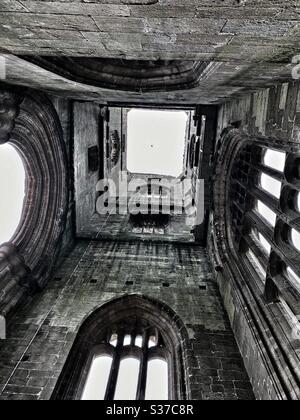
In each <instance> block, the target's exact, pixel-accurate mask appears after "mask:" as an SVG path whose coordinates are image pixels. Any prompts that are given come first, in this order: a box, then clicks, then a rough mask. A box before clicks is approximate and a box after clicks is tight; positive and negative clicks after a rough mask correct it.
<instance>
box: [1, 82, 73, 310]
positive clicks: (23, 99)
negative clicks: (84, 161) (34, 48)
mask: <svg viewBox="0 0 300 420" xmlns="http://www.w3.org/2000/svg"><path fill="white" fill-rule="evenodd" d="M0 107H1V109H2V112H1V113H0V144H4V143H8V144H10V145H12V146H13V147H14V148H15V149H16V150H17V152H18V153H19V155H20V156H21V158H22V162H23V165H24V168H25V198H24V205H23V211H22V216H21V221H20V223H19V226H18V228H17V230H16V232H15V234H14V235H13V237H12V238H11V240H10V241H9V242H8V243H5V244H3V245H2V246H1V247H0V280H1V281H7V282H10V283H11V287H8V288H7V291H6V293H7V295H6V294H4V296H2V299H1V301H0V310H1V313H3V314H4V315H7V314H8V313H9V311H10V309H12V307H11V304H9V303H8V302H10V301H11V300H12V296H13V297H14V304H15V303H16V301H19V300H21V299H22V298H23V296H24V291H26V290H27V291H29V292H30V293H31V292H33V291H34V290H35V289H37V288H42V287H44V285H45V284H46V283H47V281H48V279H49V277H50V276H51V274H52V270H53V268H54V266H55V263H56V260H57V257H58V254H59V252H60V244H61V242H62V241H61V239H62V235H63V232H64V229H65V224H66V217H67V211H68V163H67V162H68V160H67V152H66V148H65V142H64V139H63V133H62V128H61V124H60V121H59V117H58V115H57V113H56V111H55V109H54V106H53V104H52V103H51V101H50V100H49V99H48V97H47V96H45V95H43V94H40V93H36V92H32V91H30V90H24V91H23V92H22V91H20V90H18V92H16V91H14V90H2V91H0ZM24 289H25V290H24ZM16 297H17V298H16Z"/></svg>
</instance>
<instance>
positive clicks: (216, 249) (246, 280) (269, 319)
mask: <svg viewBox="0 0 300 420" xmlns="http://www.w3.org/2000/svg"><path fill="white" fill-rule="evenodd" d="M268 148H271V149H275V150H278V151H284V152H285V153H287V161H288V159H291V156H293V159H294V161H295V160H297V156H299V153H300V148H299V144H296V143H288V142H284V141H283V140H279V139H275V138H266V137H261V136H257V137H254V136H249V135H248V134H247V133H245V132H244V131H242V130H238V129H235V128H233V127H228V128H227V129H225V130H224V131H223V133H222V134H221V137H220V140H219V142H218V145H217V153H216V158H215V167H214V179H213V181H214V184H213V212H212V214H211V219H210V236H211V245H210V254H211V257H212V261H213V263H214V267H215V272H216V275H217V278H218V281H219V285H220V289H221V293H222V294H223V296H224V299H225V305H226V307H227V311H228V313H229V316H230V321H231V324H232V327H233V329H234V330H235V331H236V338H237V341H238V344H239V347H240V349H241V352H242V354H243V357H244V360H245V363H246V367H247V370H248V373H249V376H250V378H251V382H252V384H253V387H254V391H255V393H256V394H257V395H258V396H263V398H265V397H266V396H268V397H269V398H271V399H274V398H276V399H299V388H298V383H299V374H298V373H297V368H296V366H297V363H298V362H297V359H298V356H297V351H298V350H297V349H299V343H298V344H297V343H295V339H294V338H293V335H294V332H293V331H294V328H295V325H292V324H290V325H289V324H288V319H289V318H291V317H293V316H296V315H297V310H298V307H299V306H297V305H295V306H294V307H293V301H292V297H293V295H294V294H295V290H291V288H290V287H287V281H283V282H282V280H283V273H282V272H281V270H282V266H283V265H282V263H284V264H286V263H291V264H292V267H294V266H295V265H296V264H295V263H294V261H295V257H294V253H295V252H294V251H293V252H291V251H290V250H289V248H288V247H286V252H284V249H283V248H282V247H285V244H284V241H282V242H281V243H280V241H278V239H277V238H276V235H278V232H279V230H280V229H279V228H281V226H282V223H283V222H282V219H283V220H285V222H286V223H287V224H290V223H292V225H294V224H295V225H297V226H299V224H298V223H299V217H298V219H293V220H291V217H290V216H289V214H288V213H286V212H282V209H283V208H284V206H283V205H282V200H283V201H285V204H286V205H288V203H289V200H288V197H286V196H285V194H284V192H285V188H290V183H291V181H290V180H289V178H288V175H289V173H290V166H289V165H288V164H286V168H285V170H284V171H283V173H282V178H281V180H282V191H283V193H282V196H281V200H278V207H275V206H274V212H276V214H277V221H276V227H275V228H274V233H273V238H272V237H270V238H269V239H270V241H271V245H272V252H271V253H270V257H269V261H268V264H267V267H266V276H265V279H264V281H262V280H260V279H259V278H258V273H257V271H258V270H257V268H256V267H255V266H254V264H252V263H251V261H250V260H249V259H248V258H246V257H245V249H248V247H249V243H250V242H249V241H248V242H247V238H246V237H247V235H248V233H249V231H248V229H249V223H250V225H251V223H252V226H257V227H259V228H263V225H264V223H263V222H260V220H259V218H258V217H255V215H253V216H252V214H251V211H252V209H253V200H251V199H249V197H248V196H250V198H251V195H252V194H253V192H252V191H251V188H252V187H254V186H253V182H256V181H257V179H258V176H257V171H258V172H259V171H260V170H263V169H262V166H263V165H261V163H260V162H261V161H262V159H261V158H262V156H263V154H262V151H263V150H265V149H268ZM243 153H245V154H247V155H251V156H252V157H251V159H250V161H249V165H248V164H247V162H246V160H243V158H242V161H241V154H243ZM244 163H245V165H246V166H249V168H250V169H249V173H248V175H247V171H246V174H244V175H245V178H246V179H245V182H246V188H245V196H242V197H241V195H240V194H238V196H239V197H240V198H241V200H240V202H239V206H238V207H239V213H240V214H239V215H235V214H234V212H233V211H232V203H233V201H234V200H235V198H234V194H233V193H234V191H233V180H234V179H235V177H236V175H235V174H234V171H235V168H237V169H238V170H240V169H241V166H243V164H244ZM296 165H297V163H296V164H295V166H294V167H296ZM273 172H274V174H276V172H277V171H273ZM269 173H270V174H272V170H269ZM295 173H296V171H295ZM237 175H238V176H239V174H237ZM296 175H297V173H296ZM293 182H294V179H293ZM297 182H298V181H297ZM294 184H295V185H296V183H295V182H294ZM295 188H297V185H296V187H295ZM259 194H260V195H259V196H258V197H260V198H261V199H262V197H264V195H263V193H261V192H259ZM254 195H255V193H254ZM266 199H267V197H266ZM272 202H274V200H273V201H272V200H271V199H269V203H272ZM280 202H281V203H280ZM270 205H271V204H270ZM249 213H250V216H249ZM292 213H293V212H292ZM292 216H293V214H292ZM249 217H250V222H249ZM298 258H299V257H298ZM293 263H294V264H293ZM296 267H299V266H298V265H296ZM281 282H282V283H281ZM282 285H283V286H284V287H281V286H282ZM279 295H280V297H281V299H282V300H281V301H280V300H278V298H279ZM286 302H287V303H288V305H285V304H286ZM282 303H283V304H282ZM288 307H289V308H288ZM291 308H292V310H291ZM293 311H296V312H295V313H292V312H293ZM241 331H243V334H241ZM283 331H284V332H283ZM250 336H251V339H250V341H251V340H254V341H255V342H257V343H259V346H258V348H257V349H255V352H257V353H256V354H255V355H254V354H251V355H249V354H245V353H244V352H245V349H247V345H246V344H245V342H246V341H247V340H248V337H250ZM248 346H249V343H248ZM253 358H255V359H256V360H258V359H260V360H261V366H262V371H261V372H258V371H255V370H253V369H252V366H251V360H252V359H253ZM262 372H263V373H262ZM260 375H261V376H260Z"/></svg>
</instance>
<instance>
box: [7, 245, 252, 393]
mask: <svg viewBox="0 0 300 420" xmlns="http://www.w3.org/2000/svg"><path fill="white" fill-rule="evenodd" d="M128 293H138V294H143V295H145V296H149V297H153V298H155V299H158V300H159V301H161V302H163V303H166V304H167V305H169V306H170V307H171V308H172V309H173V310H174V311H175V312H176V314H177V315H178V316H180V317H181V319H182V320H183V322H184V324H185V326H186V328H187V330H188V332H189V336H190V345H189V346H190V348H189V350H188V354H187V355H186V359H185V363H186V368H187V374H188V375H191V378H190V388H189V389H188V397H189V398H192V399H252V398H253V394H252V391H251V385H250V383H249V382H248V377H247V374H246V373H245V370H244V365H243V361H242V359H241V357H240V354H239V351H238V348H237V346H236V343H235V339H234V337H233V335H232V332H231V328H230V325H229V322H228V319H227V316H226V314H225V312H224V309H223V306H222V302H221V298H220V296H219V293H218V290H217V285H216V283H215V281H214V280H213V277H212V273H211V268H210V264H209V262H208V259H207V255H206V251H205V250H204V249H203V248H201V247H193V246H190V245H186V246H184V245H176V244H167V243H166V244H156V243H141V242H135V243H134V242H132V243H126V242H110V241H108V242H91V243H89V242H87V241H81V242H79V243H78V244H77V245H76V247H75V249H74V251H73V252H72V253H71V254H70V256H69V257H67V258H66V259H65V261H64V262H63V264H62V265H61V267H60V268H59V269H58V270H57V272H56V274H55V277H54V278H53V279H52V281H51V282H50V283H49V286H48V287H47V289H46V290H45V291H44V292H43V293H42V294H40V295H38V296H36V297H35V298H33V300H32V301H31V302H29V303H28V304H27V305H26V306H25V307H24V308H23V309H22V311H19V312H18V314H16V316H15V317H14V319H13V320H12V322H11V324H10V325H11V326H10V327H9V333H8V340H7V341H5V342H4V343H2V344H1V354H0V383H1V389H2V393H1V397H0V398H1V399H49V398H50V397H51V394H52V392H53V389H54V386H55V384H56V382H57V379H58V377H59V375H60V373H61V371H62V368H63V365H64V362H65V361H66V358H67V356H68V353H69V351H70V349H71V346H72V343H73V341H74V339H75V336H76V331H78V329H79V327H80V325H81V324H82V322H83V320H84V319H85V318H86V317H87V316H88V315H89V314H90V313H92V312H93V311H94V310H95V309H97V308H99V307H100V306H101V304H103V303H104V302H107V301H109V300H112V299H114V298H116V297H120V296H122V295H124V294H128ZM12 354H13V356H12Z"/></svg>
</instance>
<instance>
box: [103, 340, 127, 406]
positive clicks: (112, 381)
mask: <svg viewBox="0 0 300 420" xmlns="http://www.w3.org/2000/svg"><path fill="white" fill-rule="evenodd" d="M123 341H124V334H118V343H117V347H116V349H115V352H114V357H113V363H112V366H111V371H110V375H109V379H108V384H107V389H106V393H105V398H104V400H106V401H113V400H114V397H115V392H116V387H117V381H118V375H119V370H120V363H121V357H122V350H123Z"/></svg>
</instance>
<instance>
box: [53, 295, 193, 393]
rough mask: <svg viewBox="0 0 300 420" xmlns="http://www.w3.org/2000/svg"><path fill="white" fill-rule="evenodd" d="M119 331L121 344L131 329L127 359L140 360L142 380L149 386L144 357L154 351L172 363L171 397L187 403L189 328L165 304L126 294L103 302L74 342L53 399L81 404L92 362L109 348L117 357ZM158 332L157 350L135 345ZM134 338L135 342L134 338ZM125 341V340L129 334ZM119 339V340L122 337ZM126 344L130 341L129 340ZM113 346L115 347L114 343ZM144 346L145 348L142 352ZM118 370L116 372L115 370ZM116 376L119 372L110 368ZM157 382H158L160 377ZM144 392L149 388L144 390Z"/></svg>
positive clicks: (126, 353)
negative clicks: (114, 338) (144, 367)
mask: <svg viewBox="0 0 300 420" xmlns="http://www.w3.org/2000/svg"><path fill="white" fill-rule="evenodd" d="M116 328H120V330H119V331H121V341H122V343H123V339H124V338H125V335H124V334H125V331H127V332H128V331H129V334H131V337H133V338H132V345H131V346H130V345H128V344H129V341H128V343H127V347H125V350H122V351H125V355H127V357H128V356H133V357H136V358H139V360H140V361H141V370H140V376H139V382H140V383H144V386H145V385H146V380H147V378H146V374H144V371H143V363H144V362H145V360H144V362H143V354H144V352H145V351H150V358H149V359H148V361H149V360H151V359H152V358H153V357H155V358H156V357H158V358H163V359H165V360H167V362H168V376H169V399H174V400H185V399H187V395H188V390H189V377H188V375H187V368H186V363H187V361H186V355H187V348H188V345H189V338H188V333H187V331H186V328H185V326H184V324H183V322H182V321H181V320H180V318H179V317H178V316H177V315H176V314H175V313H174V312H173V310H172V309H170V308H169V307H168V306H167V305H165V304H163V303H161V302H159V301H157V300H154V299H151V298H148V297H145V296H142V295H135V294H133V295H126V296H123V297H121V298H118V299H115V300H112V301H110V302H108V303H105V304H104V305H103V306H101V307H100V308H99V309H98V310H96V311H95V312H93V313H92V314H91V315H90V316H89V317H88V318H87V319H86V320H85V322H84V323H83V324H82V326H81V327H80V329H79V331H78V334H77V337H76V340H75V342H74V344H73V347H72V349H71V351H70V354H69V356H68V359H67V361H66V364H65V366H64V368H63V371H62V373H61V375H60V378H59V380H58V382H57V384H56V387H55V390H54V392H53V395H52V397H51V399H52V400H80V399H81V397H82V394H83V391H84V387H85V384H86V381H87V377H88V374H89V370H90V366H91V360H92V358H93V355H94V354H95V350H96V352H97V351H98V349H99V348H101V349H103V348H104V349H105V354H106V355H107V356H110V357H114V360H115V359H116V358H118V356H116V355H113V354H114V353H113V352H114V350H115V348H114V346H116V347H117V348H118V346H119V345H118V344H116V343H112V341H115V340H111V339H110V337H112V336H115V335H116V334H115V333H118V331H115V329H116ZM153 331H156V337H157V343H158V347H157V348H150V349H145V348H144V347H143V346H142V344H138V345H136V344H135V345H134V343H137V341H139V340H141V337H142V339H143V340H144V341H145V334H146V337H147V338H146V339H147V340H148V338H149V339H150V338H151V337H152V335H153V334H154V333H153ZM134 336H135V337H136V338H134ZM126 337H127V336H126ZM119 338H120V337H119ZM125 340H126V338H125ZM110 343H112V344H110ZM138 347H141V348H138ZM117 370H118V369H117ZM111 375H112V376H114V375H115V376H117V375H118V372H116V371H114V369H112V372H111ZM158 380H159V379H158ZM109 387H110V385H109V383H108V389H107V391H106V399H113V397H112V395H113V393H110V390H109ZM144 388H145V387H144ZM139 389H140V391H139V390H138V392H137V399H141V400H142V399H144V398H145V395H144V389H143V386H141V387H140V386H139Z"/></svg>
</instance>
